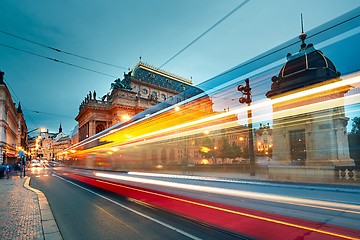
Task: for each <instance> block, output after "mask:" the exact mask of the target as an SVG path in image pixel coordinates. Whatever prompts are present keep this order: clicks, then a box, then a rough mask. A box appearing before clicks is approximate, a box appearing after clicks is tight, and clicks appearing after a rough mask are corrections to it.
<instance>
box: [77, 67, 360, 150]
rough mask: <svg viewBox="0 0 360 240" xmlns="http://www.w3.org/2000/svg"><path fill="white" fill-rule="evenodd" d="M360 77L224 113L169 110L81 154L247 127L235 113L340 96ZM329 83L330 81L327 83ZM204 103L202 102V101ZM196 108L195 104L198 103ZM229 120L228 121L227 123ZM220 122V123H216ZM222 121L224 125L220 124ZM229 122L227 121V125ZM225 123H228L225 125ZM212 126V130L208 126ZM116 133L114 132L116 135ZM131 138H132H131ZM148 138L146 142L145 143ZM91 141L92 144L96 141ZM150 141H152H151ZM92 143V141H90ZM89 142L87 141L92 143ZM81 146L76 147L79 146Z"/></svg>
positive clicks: (334, 101) (336, 101) (279, 114)
mask: <svg viewBox="0 0 360 240" xmlns="http://www.w3.org/2000/svg"><path fill="white" fill-rule="evenodd" d="M359 82H360V76H359V73H356V74H352V75H350V76H346V77H345V78H343V80H341V81H335V80H333V81H330V83H329V84H326V83H320V84H315V86H309V87H305V88H303V89H301V90H297V91H295V92H293V93H292V94H289V95H286V96H280V97H277V98H275V99H272V100H270V99H264V100H261V101H258V102H256V103H254V104H253V105H252V106H251V107H243V106H239V108H236V109H233V110H231V111H228V112H222V113H212V114H210V113H206V112H200V111H196V110H195V109H196V106H193V107H192V108H190V109H186V108H185V106H184V108H182V109H179V111H178V112H177V111H176V110H175V111H168V112H162V113H161V114H157V115H156V116H155V117H153V118H146V120H144V121H139V122H138V123H136V124H131V125H129V126H126V127H123V128H121V129H117V130H116V131H115V130H114V129H113V130H111V131H109V132H108V133H106V135H104V136H99V137H96V138H94V139H93V140H98V139H99V140H100V141H107V142H109V143H107V144H104V145H102V146H98V147H94V148H91V149H88V150H82V151H80V153H81V154H84V153H89V152H95V151H97V150H101V149H103V148H104V147H105V148H108V147H113V146H121V145H129V144H132V145H133V144H145V143H149V142H150V141H151V142H154V141H159V140H164V139H166V138H168V139H171V138H175V137H179V136H186V135H188V134H189V133H190V134H194V133H199V132H201V131H203V132H204V131H208V129H211V130H213V129H219V128H220V127H223V128H226V127H231V126H236V125H237V126H238V125H239V124H247V121H248V119H245V118H244V119H240V120H238V121H233V122H232V121H229V120H230V118H231V117H233V116H234V115H236V114H241V113H245V112H246V111H247V110H248V109H252V110H255V109H269V108H270V107H271V106H274V105H278V104H283V103H285V104H289V103H291V102H294V101H295V102H300V101H302V100H303V99H309V98H310V99H311V98H314V97H315V98H316V97H317V94H320V95H324V93H326V94H329V93H334V92H335V93H337V92H344V91H347V90H348V89H349V88H350V86H352V85H359ZM327 83H328V81H327ZM359 100H360V94H354V95H349V96H346V97H343V98H338V99H332V100H327V101H324V102H318V103H314V104H310V105H306V106H300V107H294V108H292V109H287V110H283V111H278V112H275V113H265V114H262V115H259V116H255V117H253V118H252V121H253V122H256V121H261V120H264V119H270V118H272V119H276V118H282V117H285V116H289V115H293V114H295V115H296V114H301V113H307V112H312V111H317V110H320V109H326V108H328V107H329V105H330V104H331V106H332V107H333V106H334V105H333V104H335V105H336V106H343V105H344V101H345V102H346V104H350V103H357V102H359ZM201 101H202V100H200V102H201ZM194 105H196V100H195V103H194ZM226 119H228V120H226ZM217 121H218V122H217ZM221 121H223V122H221ZM226 121H228V122H226ZM224 122H226V123H224ZM210 124H212V126H211V127H209V125H210ZM113 131H114V132H113ZM130 136H131V137H130ZM144 139H147V141H143V140H144ZM93 140H91V141H93ZM149 140H150V141H149ZM89 142H90V141H89ZM89 142H85V143H84V144H86V143H89ZM79 146H80V145H78V146H76V147H79Z"/></svg>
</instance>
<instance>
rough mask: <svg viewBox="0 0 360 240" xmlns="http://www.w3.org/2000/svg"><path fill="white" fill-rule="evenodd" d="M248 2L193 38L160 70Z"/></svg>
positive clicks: (246, 1) (247, 0)
mask: <svg viewBox="0 0 360 240" xmlns="http://www.w3.org/2000/svg"><path fill="white" fill-rule="evenodd" d="M249 1H250V0H245V1H244V2H242V3H241V4H240V5H238V6H237V7H236V8H234V9H233V10H232V11H230V12H229V13H228V14H226V15H225V16H224V17H222V18H221V19H220V20H218V21H217V22H216V23H215V24H213V25H212V26H211V27H210V28H208V29H207V30H206V31H205V32H203V33H202V34H200V35H199V36H198V37H197V38H195V39H194V40H192V41H191V42H190V43H189V44H188V45H186V46H185V47H184V48H182V49H181V50H180V51H179V52H177V53H176V54H175V55H174V56H172V57H171V58H170V59H169V60H167V61H166V62H165V63H163V64H162V65H161V66H160V68H162V67H163V66H165V65H166V64H168V63H169V62H170V61H171V60H173V59H174V58H175V57H177V56H178V55H179V54H180V53H182V52H183V51H185V50H186V49H187V48H189V47H190V46H191V45H193V44H194V43H195V42H197V41H198V40H199V39H200V38H202V37H203V36H205V35H206V34H207V33H208V32H210V31H211V30H213V29H214V28H215V27H216V26H217V25H219V24H220V23H222V22H223V21H224V20H225V19H227V18H228V17H230V16H231V15H232V14H233V13H235V12H236V11H238V10H239V9H240V8H241V7H243V6H244V5H245V4H246V3H248V2H249Z"/></svg>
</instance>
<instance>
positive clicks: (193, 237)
mask: <svg viewBox="0 0 360 240" xmlns="http://www.w3.org/2000/svg"><path fill="white" fill-rule="evenodd" d="M54 176H55V177H57V178H59V179H61V180H63V181H65V182H68V183H71V184H73V185H74V186H77V187H79V188H81V189H83V190H86V191H88V192H90V193H92V194H94V195H96V196H98V197H101V198H103V199H105V200H108V201H109V202H112V203H114V204H116V205H118V206H119V207H122V208H125V209H126V210H128V211H130V212H133V213H135V214H137V215H139V216H142V217H144V218H146V219H149V220H150V221H153V222H156V223H158V224H160V225H162V226H164V227H166V228H169V229H171V230H174V231H175V232H178V233H180V234H182V235H184V236H186V237H188V238H191V239H195V240H202V239H201V238H198V237H196V236H194V235H192V234H190V233H187V232H185V231H183V230H181V229H178V228H176V227H174V226H172V225H170V224H167V223H165V222H163V221H160V220H158V219H155V218H153V217H150V216H148V215H146V214H143V213H141V212H139V211H136V210H134V209H132V208H129V207H127V206H125V205H123V204H121V203H118V202H116V201H114V200H112V199H110V198H108V197H105V196H103V195H101V194H99V193H96V192H94V191H92V190H90V189H87V188H85V187H83V186H80V185H78V184H76V183H74V182H71V181H69V180H67V179H65V178H62V177H60V176H58V175H56V174H54Z"/></svg>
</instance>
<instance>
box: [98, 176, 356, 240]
mask: <svg viewBox="0 0 360 240" xmlns="http://www.w3.org/2000/svg"><path fill="white" fill-rule="evenodd" d="M95 180H96V181H98V182H102V183H105V184H109V185H114V186H121V187H122V188H127V189H131V190H135V191H139V192H144V193H147V194H152V195H155V196H160V197H163V198H168V199H173V200H176V201H180V202H184V203H188V204H192V205H197V206H201V207H205V208H210V209H214V210H217V211H221V212H227V213H232V214H236V215H239V216H243V217H249V218H253V219H257V220H262V221H265V222H270V223H275V224H279V225H283V226H287V227H293V228H298V229H303V230H307V231H311V232H317V233H321V234H324V235H329V236H334V237H340V238H344V239H349V240H353V239H358V238H354V237H350V236H346V235H343V234H338V233H336V232H330V231H326V230H320V229H316V228H312V227H307V226H303V225H298V224H295V223H290V222H285V221H281V220H276V219H273V218H267V217H261V216H258V215H254V214H249V213H244V212H239V211H235V210H231V209H226V208H222V207H216V206H212V205H208V204H205V203H200V202H194V201H191V200H186V199H182V198H178V197H173V196H168V195H164V194H161V193H155V192H152V191H147V190H142V189H138V188H136V187H129V186H125V185H122V184H121V183H111V182H106V181H103V180H97V179H95ZM359 240H360V239H359Z"/></svg>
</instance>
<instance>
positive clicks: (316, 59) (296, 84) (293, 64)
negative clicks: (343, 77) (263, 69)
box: [266, 33, 340, 97]
mask: <svg viewBox="0 0 360 240" xmlns="http://www.w3.org/2000/svg"><path fill="white" fill-rule="evenodd" d="M299 38H300V39H301V40H302V44H301V46H300V50H299V52H298V53H295V54H291V53H288V55H287V62H286V63H285V64H284V66H283V67H282V68H281V70H280V72H279V75H278V76H274V77H272V78H271V80H272V85H271V91H269V92H267V93H266V96H267V97H273V96H276V95H279V94H281V93H285V92H288V91H291V90H295V89H298V88H302V87H305V86H309V85H312V84H315V83H320V82H324V81H327V80H329V79H333V78H338V77H340V73H339V72H337V71H336V68H335V65H334V64H333V63H332V61H331V60H330V59H329V58H327V57H326V56H325V55H324V54H323V53H322V52H321V51H320V50H316V49H315V48H314V45H313V44H306V43H305V38H306V34H304V33H302V34H301V35H300V37H299Z"/></svg>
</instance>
